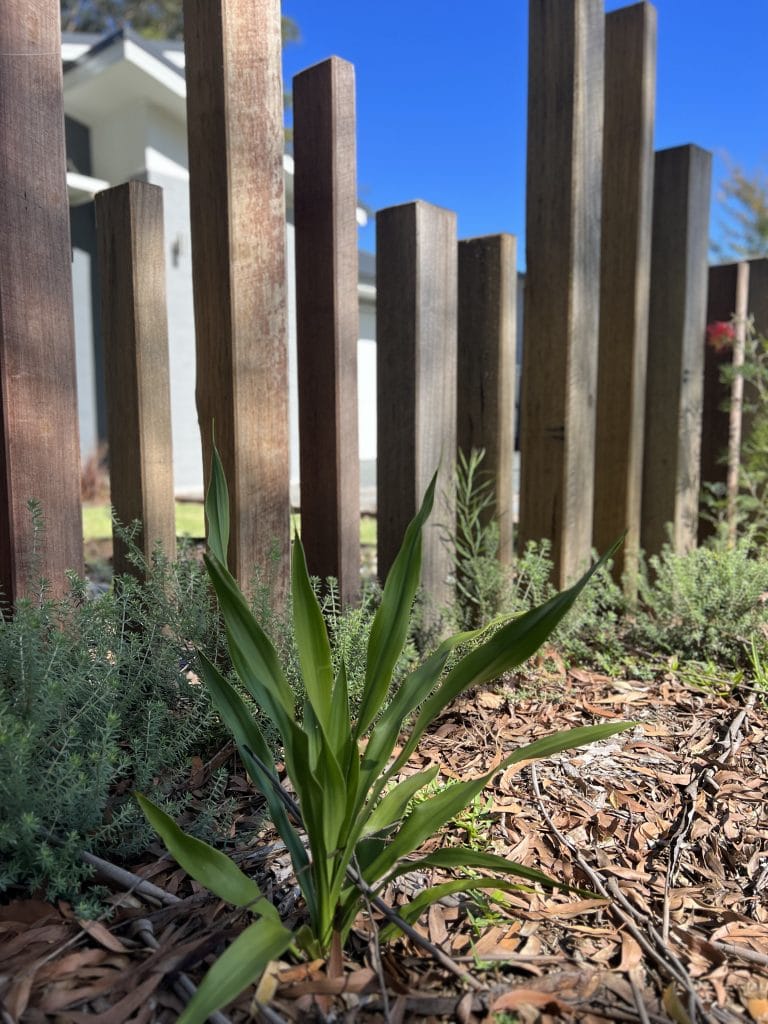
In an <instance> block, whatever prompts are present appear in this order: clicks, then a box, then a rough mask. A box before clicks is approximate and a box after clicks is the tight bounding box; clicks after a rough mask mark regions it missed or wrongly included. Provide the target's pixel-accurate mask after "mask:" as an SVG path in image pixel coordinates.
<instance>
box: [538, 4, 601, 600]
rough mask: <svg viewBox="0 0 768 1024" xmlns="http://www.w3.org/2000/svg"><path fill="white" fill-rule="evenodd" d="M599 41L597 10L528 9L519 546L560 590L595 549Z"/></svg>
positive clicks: (566, 6)
mask: <svg viewBox="0 0 768 1024" xmlns="http://www.w3.org/2000/svg"><path fill="white" fill-rule="evenodd" d="M604 36H605V17H604V13H603V4H602V0H570V2H568V3H563V2H562V0H533V2H532V3H531V4H530V36H529V48H528V168H527V182H528V186H527V189H528V191H527V201H526V252H527V259H526V262H527V271H526V282H525V328H524V345H525V349H524V357H523V366H524V368H525V369H524V373H523V380H522V394H521V431H520V448H521V452H520V454H521V467H520V473H521V478H520V530H519V542H520V544H521V545H524V544H525V543H526V542H527V541H529V540H538V539H540V538H549V539H550V540H551V541H552V557H553V560H554V575H555V582H556V583H558V584H559V585H563V584H565V583H567V582H569V581H571V580H573V578H574V577H575V576H576V575H577V574H578V573H579V572H580V571H581V570H583V569H584V568H585V567H586V566H587V564H588V562H589V558H590V551H591V545H592V504H593V494H594V446H595V393H596V390H597V342H598V309H599V298H600V296H599V287H600V206H601V178H602V166H601V165H602V141H603V59H604V52H603V50H604Z"/></svg>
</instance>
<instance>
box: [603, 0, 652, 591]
mask: <svg viewBox="0 0 768 1024" xmlns="http://www.w3.org/2000/svg"><path fill="white" fill-rule="evenodd" d="M655 93H656V8H655V7H653V6H652V5H651V4H649V3H640V4H635V5H633V6H632V7H623V8H621V9H620V10H618V11H613V12H612V13H611V14H608V15H607V16H606V19H605V139H604V145H603V220H602V243H601V254H600V336H599V337H600V347H599V356H598V383H597V426H596V439H595V500H594V525H593V543H594V546H595V548H597V550H598V551H600V552H603V551H605V550H607V549H608V548H609V547H610V546H611V544H612V543H613V542H614V541H615V540H616V538H617V537H619V536H620V535H621V534H622V533H624V532H625V531H626V538H625V541H624V544H623V546H622V547H621V548H619V550H618V552H617V553H616V556H615V559H614V575H615V577H616V579H617V580H618V581H620V580H621V579H622V576H624V581H625V588H626V591H627V593H628V595H630V596H631V595H633V594H634V593H635V591H636V587H637V568H638V553H639V546H640V507H641V493H642V476H643V438H644V420H645V377H646V366H647V356H648V294H649V288H650V275H651V225H652V222H653V122H654V99H655Z"/></svg>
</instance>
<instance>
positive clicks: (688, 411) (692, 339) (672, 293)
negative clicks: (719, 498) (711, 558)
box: [640, 146, 712, 554]
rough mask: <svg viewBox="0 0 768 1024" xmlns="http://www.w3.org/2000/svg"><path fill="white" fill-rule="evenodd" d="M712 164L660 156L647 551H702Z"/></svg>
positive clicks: (669, 152)
mask: <svg viewBox="0 0 768 1024" xmlns="http://www.w3.org/2000/svg"><path fill="white" fill-rule="evenodd" d="M711 172H712V156H711V154H710V153H708V152H706V151H705V150H703V149H700V148H699V147H698V146H679V147H676V148H674V149H665V150H661V151H660V152H658V153H657V154H656V166H655V181H654V201H653V241H652V255H651V300H650V313H649V325H648V376H647V386H646V407H645V452H644V460H643V506H642V523H641V538H640V539H641V544H642V546H643V548H644V549H645V551H646V552H647V553H648V554H656V553H657V552H659V551H660V550H661V547H662V545H663V544H664V543H665V542H666V541H667V539H668V537H667V531H666V527H667V524H668V523H671V524H672V537H671V540H672V544H673V547H674V548H675V550H677V551H679V552H684V551H686V550H689V549H690V548H691V547H693V546H694V545H695V543H696V536H697V530H698V513H699V457H700V451H701V414H702V401H703V387H704V333H705V327H706V311H707V310H706V306H707V249H708V245H709V238H708V231H709V198H710V183H711Z"/></svg>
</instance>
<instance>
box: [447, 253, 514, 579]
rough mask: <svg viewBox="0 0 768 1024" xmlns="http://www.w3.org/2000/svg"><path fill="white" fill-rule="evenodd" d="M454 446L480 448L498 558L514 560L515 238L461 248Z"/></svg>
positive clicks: (464, 448)
mask: <svg viewBox="0 0 768 1024" xmlns="http://www.w3.org/2000/svg"><path fill="white" fill-rule="evenodd" d="M458 317H459V318H458V325H459V327H458V390H457V426H456V434H457V443H458V447H459V449H461V450H462V451H464V452H465V453H467V454H468V453H469V452H470V451H471V450H472V449H473V448H484V449H485V459H484V461H483V469H484V470H486V471H488V472H490V473H492V474H493V478H494V482H495V489H496V508H495V515H496V517H497V518H498V522H499V558H500V560H501V561H502V562H504V563H507V564H509V563H510V562H511V561H512V559H513V557H514V542H513V533H514V522H513V501H514V480H513V470H514V458H515V375H516V369H515V355H516V335H517V239H516V238H514V237H513V236H512V235H489V236H487V237H485V238H470V239H466V240H464V241H461V242H459V314H458Z"/></svg>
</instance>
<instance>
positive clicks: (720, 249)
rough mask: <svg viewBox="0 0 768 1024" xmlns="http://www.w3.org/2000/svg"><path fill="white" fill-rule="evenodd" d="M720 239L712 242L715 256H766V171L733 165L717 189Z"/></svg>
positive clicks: (767, 226) (767, 241)
mask: <svg viewBox="0 0 768 1024" xmlns="http://www.w3.org/2000/svg"><path fill="white" fill-rule="evenodd" d="M719 198H720V200H721V202H722V214H723V216H722V219H721V240H720V241H719V242H718V243H716V244H713V246H712V248H713V252H714V255H715V256H716V257H717V258H719V259H753V258H755V257H760V256H768V174H767V173H766V172H765V171H756V172H755V173H754V174H748V173H746V172H745V171H744V170H742V169H741V168H740V167H737V166H733V167H732V168H731V172H730V175H729V176H728V178H727V179H726V180H725V181H724V182H723V184H722V186H721V191H720V197H719Z"/></svg>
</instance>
